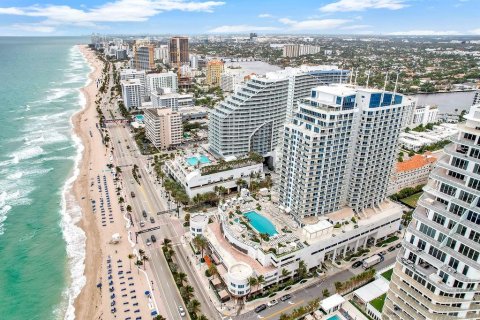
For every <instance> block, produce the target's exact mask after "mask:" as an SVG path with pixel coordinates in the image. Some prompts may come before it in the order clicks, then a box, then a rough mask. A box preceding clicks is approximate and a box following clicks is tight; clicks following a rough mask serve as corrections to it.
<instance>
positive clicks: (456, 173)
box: [448, 170, 465, 180]
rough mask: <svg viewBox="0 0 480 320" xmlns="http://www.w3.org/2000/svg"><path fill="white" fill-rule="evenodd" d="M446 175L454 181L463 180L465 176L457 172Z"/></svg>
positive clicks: (449, 172)
mask: <svg viewBox="0 0 480 320" xmlns="http://www.w3.org/2000/svg"><path fill="white" fill-rule="evenodd" d="M448 175H449V176H451V177H454V178H456V179H460V180H463V179H465V175H464V174H461V173H458V172H455V171H451V170H450V171H448Z"/></svg>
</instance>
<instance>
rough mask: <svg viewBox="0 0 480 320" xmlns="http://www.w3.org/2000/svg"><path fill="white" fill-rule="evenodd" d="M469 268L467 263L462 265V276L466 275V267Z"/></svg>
mask: <svg viewBox="0 0 480 320" xmlns="http://www.w3.org/2000/svg"><path fill="white" fill-rule="evenodd" d="M469 268H470V267H469V266H467V265H464V266H463V270H462V274H463V275H464V276H466V275H467V273H468V269H469Z"/></svg>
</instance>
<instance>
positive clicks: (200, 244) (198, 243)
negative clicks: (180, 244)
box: [193, 235, 207, 258]
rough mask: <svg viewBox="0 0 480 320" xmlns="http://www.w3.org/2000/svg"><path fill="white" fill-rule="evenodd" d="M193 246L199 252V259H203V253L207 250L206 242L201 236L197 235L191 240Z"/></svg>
mask: <svg viewBox="0 0 480 320" xmlns="http://www.w3.org/2000/svg"><path fill="white" fill-rule="evenodd" d="M193 244H194V245H195V247H197V249H200V250H201V257H202V258H203V251H204V250H205V249H206V248H207V240H206V239H205V238H204V237H202V236H201V235H197V236H196V237H195V238H193Z"/></svg>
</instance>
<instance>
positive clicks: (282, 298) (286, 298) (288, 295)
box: [280, 294, 292, 301]
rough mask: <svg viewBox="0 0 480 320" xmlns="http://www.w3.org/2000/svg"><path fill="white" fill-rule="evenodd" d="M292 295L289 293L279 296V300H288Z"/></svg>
mask: <svg viewBox="0 0 480 320" xmlns="http://www.w3.org/2000/svg"><path fill="white" fill-rule="evenodd" d="M291 298H292V296H291V295H290V294H286V295H284V296H282V297H281V298H280V301H287V300H290V299H291Z"/></svg>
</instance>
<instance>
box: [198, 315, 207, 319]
mask: <svg viewBox="0 0 480 320" xmlns="http://www.w3.org/2000/svg"><path fill="white" fill-rule="evenodd" d="M197 320H208V318H207V317H206V316H205V315H203V314H201V315H200V316H199V317H197Z"/></svg>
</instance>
